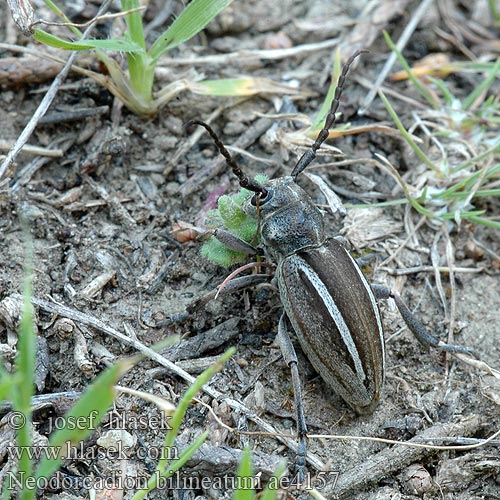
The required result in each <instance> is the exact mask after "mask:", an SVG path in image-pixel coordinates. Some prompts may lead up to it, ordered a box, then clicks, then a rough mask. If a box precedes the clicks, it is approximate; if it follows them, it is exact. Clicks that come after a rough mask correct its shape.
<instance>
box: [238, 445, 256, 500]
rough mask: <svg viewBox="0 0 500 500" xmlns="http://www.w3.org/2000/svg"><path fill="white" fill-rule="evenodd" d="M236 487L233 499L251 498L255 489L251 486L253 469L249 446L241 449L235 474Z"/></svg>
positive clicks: (249, 499) (244, 499)
mask: <svg viewBox="0 0 500 500" xmlns="http://www.w3.org/2000/svg"><path fill="white" fill-rule="evenodd" d="M236 478H237V481H236V488H235V491H234V500H253V498H254V496H255V490H254V489H253V488H252V485H253V484H252V483H253V469H252V457H251V454H250V448H248V447H247V446H246V447H245V449H244V450H243V456H242V457H241V461H240V465H239V466H238V472H237V474H236Z"/></svg>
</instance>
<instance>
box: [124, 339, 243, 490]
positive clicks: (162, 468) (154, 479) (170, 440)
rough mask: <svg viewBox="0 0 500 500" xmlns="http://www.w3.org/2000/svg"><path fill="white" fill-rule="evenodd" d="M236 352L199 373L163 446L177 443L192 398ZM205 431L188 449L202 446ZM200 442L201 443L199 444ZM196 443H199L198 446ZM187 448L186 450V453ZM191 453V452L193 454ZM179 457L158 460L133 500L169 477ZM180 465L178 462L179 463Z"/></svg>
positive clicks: (174, 416) (178, 407)
mask: <svg viewBox="0 0 500 500" xmlns="http://www.w3.org/2000/svg"><path fill="white" fill-rule="evenodd" d="M235 352H236V349H234V348H230V349H228V350H227V351H226V352H225V353H224V354H223V355H222V356H221V357H220V358H219V359H218V360H217V362H216V363H215V364H214V365H212V366H210V367H208V368H207V369H206V370H205V371H204V372H203V373H202V374H201V375H199V376H198V377H197V378H196V380H195V381H194V382H193V383H192V384H191V385H190V386H189V388H188V390H187V391H186V392H185V394H184V396H183V397H182V399H181V400H180V402H179V404H178V405H177V408H176V410H175V412H174V414H173V415H172V418H171V419H170V420H169V424H170V429H169V430H168V432H167V434H166V436H165V441H164V443H163V447H164V448H165V449H170V448H172V446H173V445H174V443H175V438H176V437H177V435H178V433H179V428H180V425H181V422H182V419H183V418H184V416H185V414H186V411H187V409H188V407H189V405H190V404H191V401H192V399H193V398H194V397H195V396H196V394H198V392H199V391H200V390H201V388H202V387H203V386H204V385H205V384H206V383H207V382H208V381H209V380H210V378H211V377H212V376H213V375H214V374H215V373H216V372H217V371H219V370H220V369H221V368H222V366H223V364H224V363H225V362H226V361H227V360H228V359H229V358H230V357H231V356H232V355H233V354H234V353H235ZM204 436H205V433H204V434H202V435H201V436H200V437H199V438H198V439H197V440H196V441H195V442H194V443H192V444H191V445H190V446H189V447H188V448H186V450H191V449H192V450H193V452H192V453H194V451H195V450H196V449H197V448H198V447H199V446H201V444H202V443H203V441H204V440H205V439H206V437H204ZM198 443H199V444H198ZM195 444H197V446H196V447H194V446H195ZM186 450H184V453H183V454H182V456H184V454H185V453H186ZM192 453H191V454H192ZM178 460H180V458H179V459H177V461H176V462H174V463H172V464H170V467H168V465H169V457H168V454H166V457H164V458H161V459H160V460H159V461H158V464H157V465H156V471H155V473H153V474H152V475H151V477H150V478H149V480H148V484H147V486H146V488H145V489H142V490H139V491H137V492H136V494H135V495H134V496H133V498H132V500H141V499H143V498H144V497H145V496H146V495H147V494H148V493H149V492H150V491H153V490H154V489H155V488H156V487H157V485H158V481H159V477H160V476H161V477H168V475H169V472H170V470H171V469H172V467H173V465H174V464H175V463H177V462H178ZM177 465H178V463H177Z"/></svg>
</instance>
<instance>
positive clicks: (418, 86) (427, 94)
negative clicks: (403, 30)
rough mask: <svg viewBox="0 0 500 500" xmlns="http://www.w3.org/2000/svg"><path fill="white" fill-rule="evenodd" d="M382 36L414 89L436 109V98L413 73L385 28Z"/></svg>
mask: <svg viewBox="0 0 500 500" xmlns="http://www.w3.org/2000/svg"><path fill="white" fill-rule="evenodd" d="M384 38H385V41H386V43H387V45H389V47H390V49H391V50H392V51H393V52H394V53H395V54H396V57H397V58H398V60H399V62H400V63H401V66H403V69H404V70H405V71H406V73H407V74H408V78H409V79H410V80H411V82H412V83H413V85H415V87H416V89H417V90H418V91H419V92H420V94H421V95H422V97H423V98H424V99H425V100H426V101H427V102H428V103H429V104H430V106H431V107H432V108H433V109H437V108H438V107H439V103H438V102H436V100H435V99H434V97H433V96H432V94H431V93H430V92H429V91H428V90H427V88H426V87H425V85H424V84H423V83H422V82H421V81H420V80H419V79H418V78H417V77H416V76H415V75H414V74H413V71H412V70H411V68H410V65H409V64H408V63H407V62H406V59H405V58H404V57H403V54H401V52H400V51H399V50H398V48H397V47H396V45H395V44H394V42H393V41H392V39H391V37H390V35H389V33H387V31H385V30H384Z"/></svg>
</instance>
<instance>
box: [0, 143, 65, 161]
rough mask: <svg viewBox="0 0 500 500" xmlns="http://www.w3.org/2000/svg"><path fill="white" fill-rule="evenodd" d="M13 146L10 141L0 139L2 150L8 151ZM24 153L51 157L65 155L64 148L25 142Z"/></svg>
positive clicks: (0, 148) (0, 149)
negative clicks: (45, 146) (44, 146)
mask: <svg viewBox="0 0 500 500" xmlns="http://www.w3.org/2000/svg"><path fill="white" fill-rule="evenodd" d="M11 147H12V144H10V143H9V142H8V141H2V140H0V151H7V150H8V149H10V148H11ZM22 151H23V153H29V154H32V155H37V156H47V157H49V158H60V157H61V156H62V155H63V150H62V149H50V148H42V147H40V146H33V145H31V144H25V145H24V146H23V148H22Z"/></svg>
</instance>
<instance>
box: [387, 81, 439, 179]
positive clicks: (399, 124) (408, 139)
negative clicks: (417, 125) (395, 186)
mask: <svg viewBox="0 0 500 500" xmlns="http://www.w3.org/2000/svg"><path fill="white" fill-rule="evenodd" d="M378 95H379V96H380V98H381V99H382V102H383V103H384V105H385V107H386V109H387V111H388V113H389V114H390V115H391V118H392V119H393V120H394V123H395V124H396V127H397V128H398V130H399V131H400V132H401V134H402V135H403V137H404V138H405V140H406V142H407V143H408V144H409V145H410V146H411V148H412V149H413V151H415V154H416V155H417V156H418V157H419V158H420V159H421V160H422V161H423V162H424V163H425V164H426V165H427V166H428V167H429V168H430V169H431V170H433V171H434V172H435V173H436V174H438V175H439V176H440V177H442V176H443V173H442V172H441V171H440V170H439V169H438V168H437V167H436V166H435V165H434V163H433V162H432V161H431V160H430V159H429V158H428V157H427V155H426V154H425V153H424V152H423V151H422V150H421V149H420V148H419V147H418V146H417V144H416V143H415V141H414V140H413V138H412V136H411V135H410V134H409V133H408V131H407V130H406V128H405V127H404V125H403V124H402V122H401V120H400V119H399V116H398V115H397V113H396V112H395V111H394V108H393V107H392V106H391V104H390V103H389V101H388V100H387V97H385V95H384V93H383V92H382V90H379V91H378Z"/></svg>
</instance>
